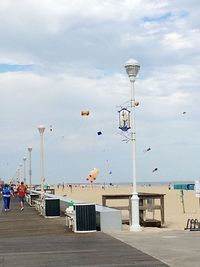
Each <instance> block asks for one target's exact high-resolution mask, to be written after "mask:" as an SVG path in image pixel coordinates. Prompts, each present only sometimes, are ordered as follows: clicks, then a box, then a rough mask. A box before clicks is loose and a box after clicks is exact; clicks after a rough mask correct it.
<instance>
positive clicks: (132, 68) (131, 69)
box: [125, 59, 141, 231]
mask: <svg viewBox="0 0 200 267" xmlns="http://www.w3.org/2000/svg"><path fill="white" fill-rule="evenodd" d="M125 69H126V72H127V74H128V76H129V79H130V82H131V141H132V150H133V151H132V172H133V173H132V175H133V194H132V197H131V203H132V218H131V226H130V230H131V231H141V226H140V222H139V197H138V193H137V188H136V130H135V106H136V105H138V103H137V102H135V90H134V83H135V79H136V76H137V74H138V71H139V69H140V65H139V63H138V62H137V61H136V60H133V59H130V60H128V61H127V62H126V64H125ZM136 103H137V104H136Z"/></svg>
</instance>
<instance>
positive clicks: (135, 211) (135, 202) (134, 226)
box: [130, 192, 142, 232]
mask: <svg viewBox="0 0 200 267" xmlns="http://www.w3.org/2000/svg"><path fill="white" fill-rule="evenodd" d="M131 203H132V223H131V226H130V231H135V232H139V231H142V227H141V226H140V222H139V218H140V215H139V197H138V193H137V192H133V195H132V198H131Z"/></svg>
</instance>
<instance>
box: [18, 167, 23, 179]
mask: <svg viewBox="0 0 200 267" xmlns="http://www.w3.org/2000/svg"><path fill="white" fill-rule="evenodd" d="M22 166H23V164H22V163H20V164H19V181H20V182H21V168H22Z"/></svg>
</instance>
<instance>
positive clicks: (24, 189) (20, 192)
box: [17, 182, 27, 211]
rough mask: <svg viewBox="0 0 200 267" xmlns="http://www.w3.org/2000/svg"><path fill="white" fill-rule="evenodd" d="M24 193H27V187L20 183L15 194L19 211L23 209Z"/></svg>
mask: <svg viewBox="0 0 200 267" xmlns="http://www.w3.org/2000/svg"><path fill="white" fill-rule="evenodd" d="M26 192H27V187H26V186H25V184H24V182H21V183H20V184H19V186H18V187H17V194H18V198H19V203H20V208H21V211H22V210H23V209H24V202H25V196H26Z"/></svg>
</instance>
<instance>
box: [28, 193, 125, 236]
mask: <svg viewBox="0 0 200 267" xmlns="http://www.w3.org/2000/svg"><path fill="white" fill-rule="evenodd" d="M32 192H33V193H35V194H39V195H40V194H41V192H40V191H36V190H32ZM45 197H47V198H56V199H58V198H59V199H60V211H61V212H62V213H65V210H66V208H67V207H68V206H69V205H70V204H71V202H73V203H74V204H75V205H76V204H81V203H85V204H87V202H84V201H81V200H77V199H71V198H68V197H62V196H56V195H52V194H48V193H45ZM88 204H91V203H88ZM95 208H96V221H97V228H99V230H100V231H120V230H122V215H121V211H120V210H117V209H113V208H108V207H104V206H101V205H97V204H95Z"/></svg>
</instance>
